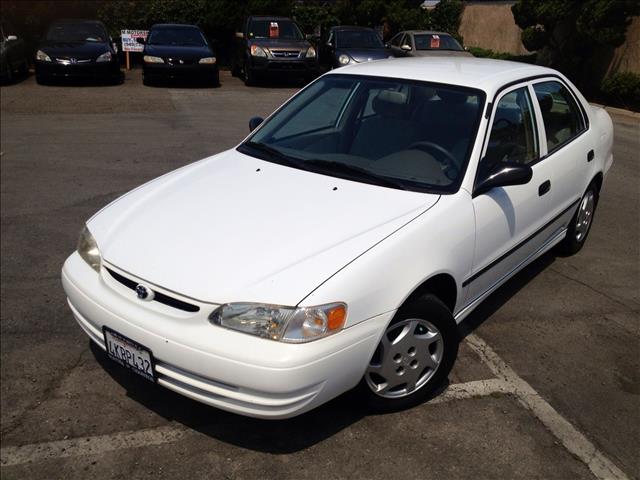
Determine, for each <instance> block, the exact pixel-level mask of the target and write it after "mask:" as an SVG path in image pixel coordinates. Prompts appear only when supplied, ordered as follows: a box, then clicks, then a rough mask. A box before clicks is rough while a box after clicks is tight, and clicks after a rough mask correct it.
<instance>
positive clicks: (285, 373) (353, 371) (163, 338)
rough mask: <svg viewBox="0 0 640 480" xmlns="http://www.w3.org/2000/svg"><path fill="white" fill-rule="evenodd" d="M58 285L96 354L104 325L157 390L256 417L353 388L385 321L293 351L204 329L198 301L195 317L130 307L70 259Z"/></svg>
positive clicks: (120, 289) (283, 414)
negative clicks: (140, 360) (150, 372)
mask: <svg viewBox="0 0 640 480" xmlns="http://www.w3.org/2000/svg"><path fill="white" fill-rule="evenodd" d="M110 268H111V266H110ZM62 284H63V287H64V290H65V292H66V294H67V297H68V302H69V306H70V307H71V311H72V312H73V315H74V317H75V318H76V320H77V322H78V323H79V324H80V326H81V327H82V328H83V330H84V331H85V332H86V333H87V335H88V336H89V338H90V339H91V340H92V341H94V342H95V343H96V344H98V345H99V346H100V347H101V348H102V349H105V344H104V339H103V336H102V327H103V326H107V327H109V328H111V329H113V330H115V331H117V332H119V333H121V334H123V335H125V336H127V337H129V338H131V339H132V340H135V341H137V342H138V343H140V344H142V345H144V346H145V347H147V348H149V349H150V350H151V351H152V352H153V355H154V358H155V360H156V377H157V379H158V383H159V384H160V385H163V386H165V387H167V388H169V389H171V390H174V391H176V392H178V393H180V394H182V395H185V396H187V397H190V398H192V399H194V400H197V401H199V402H203V403H206V404H208V405H211V406H214V407H218V408H221V409H223V410H228V411H231V412H235V413H239V414H242V415H247V416H252V417H259V418H270V419H278V418H288V417H292V416H295V415H298V414H300V413H303V412H305V411H308V410H310V409H312V408H314V407H316V406H318V405H320V404H322V403H325V402H326V401H328V400H330V399H331V398H334V397H336V396H337V395H339V394H341V393H343V392H345V391H347V390H349V389H351V388H353V387H354V386H355V385H357V383H358V382H359V381H360V379H361V378H362V375H363V374H364V371H365V368H366V365H367V363H368V361H369V359H370V358H371V356H372V355H373V352H374V351H375V348H376V346H377V345H378V342H379V339H380V337H381V335H382V332H383V331H384V329H385V327H386V325H387V324H388V322H389V320H390V319H391V316H392V315H393V312H390V313H388V314H384V315H379V316H377V317H374V318H372V319H369V320H367V321H364V322H360V323H358V324H356V325H354V326H352V327H350V328H347V329H345V330H343V331H342V332H340V333H338V334H336V335H333V336H330V337H326V338H324V339H321V340H317V341H315V342H311V343H307V344H300V345H294V344H286V343H280V342H274V341H271V340H265V339H261V338H257V337H253V336H251V335H246V334H242V333H239V332H234V331H231V330H227V329H224V328H220V327H216V326H213V325H211V324H210V323H209V321H208V320H207V316H208V315H209V313H210V312H211V311H212V310H213V309H214V308H216V305H213V304H204V303H199V302H198V306H200V307H201V308H200V311H199V312H196V313H189V312H184V311H180V310H176V309H173V308H171V307H169V306H166V305H162V304H157V302H143V301H140V300H137V298H136V296H135V293H134V292H133V291H131V290H129V289H127V288H126V287H124V286H122V285H120V284H118V283H117V282H115V281H114V280H113V278H112V277H110V276H109V274H108V273H106V272H105V269H104V268H103V269H102V272H101V274H99V275H98V274H96V272H95V271H94V270H92V269H91V268H90V267H89V266H88V265H87V264H86V263H85V262H84V260H82V258H81V257H80V256H79V255H78V253H77V252H76V253H74V254H72V255H71V256H70V257H69V258H68V259H67V261H66V262H65V264H64V267H63V270H62ZM153 288H156V287H153ZM159 290H161V289H159ZM140 381H141V382H144V381H145V380H144V379H142V378H141V379H140Z"/></svg>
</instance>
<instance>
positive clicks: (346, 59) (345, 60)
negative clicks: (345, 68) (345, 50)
mask: <svg viewBox="0 0 640 480" xmlns="http://www.w3.org/2000/svg"><path fill="white" fill-rule="evenodd" d="M338 61H339V62H340V65H346V64H347V63H349V62H350V61H351V59H350V58H349V55H344V54H342V55H340V56H339V57H338Z"/></svg>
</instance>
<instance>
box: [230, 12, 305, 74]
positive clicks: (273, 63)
mask: <svg viewBox="0 0 640 480" xmlns="http://www.w3.org/2000/svg"><path fill="white" fill-rule="evenodd" d="M231 67H232V73H233V74H234V75H235V76H240V77H241V78H242V79H243V80H244V82H245V83H246V84H247V85H251V84H253V83H255V82H256V80H258V79H259V78H260V77H263V76H266V75H269V74H271V75H286V76H289V77H291V76H299V77H304V78H305V79H306V80H307V81H308V80H311V79H312V78H314V77H315V76H317V75H318V55H317V52H316V49H315V48H314V47H313V46H312V45H311V44H310V43H309V42H308V41H307V40H306V38H305V36H304V35H303V34H302V32H301V31H300V28H298V25H296V23H295V22H294V21H293V20H291V19H290V18H287V17H269V16H251V17H248V18H247V19H246V20H245V21H244V23H243V24H242V31H240V32H236V44H235V48H234V53H233V57H232V60H231Z"/></svg>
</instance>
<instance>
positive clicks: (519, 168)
mask: <svg viewBox="0 0 640 480" xmlns="http://www.w3.org/2000/svg"><path fill="white" fill-rule="evenodd" d="M532 176H533V170H531V167H530V166H528V165H522V164H521V163H514V162H500V163H499V164H497V165H496V166H495V167H493V168H492V169H491V170H490V171H489V173H488V174H487V175H486V176H485V177H484V178H481V179H479V181H478V183H477V184H476V187H475V188H474V189H473V196H474V197H477V196H478V195H482V194H483V193H487V192H488V191H489V190H492V189H494V188H497V187H507V186H509V185H524V184H526V183H529V181H530V180H531V177H532Z"/></svg>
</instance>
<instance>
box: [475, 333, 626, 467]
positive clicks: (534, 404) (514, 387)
mask: <svg viewBox="0 0 640 480" xmlns="http://www.w3.org/2000/svg"><path fill="white" fill-rule="evenodd" d="M466 341H467V343H468V344H469V346H470V347H471V348H472V349H473V350H474V351H475V352H476V353H477V354H478V355H479V356H480V358H481V359H482V361H483V362H484V363H485V364H486V365H487V367H489V369H490V370H491V371H492V372H493V373H494V374H495V375H496V376H497V377H498V380H500V381H502V382H503V383H504V386H505V388H506V389H507V390H509V391H512V392H513V393H514V394H515V395H516V397H517V398H518V401H519V402H520V403H521V404H522V405H524V406H525V407H526V408H527V409H528V410H530V411H531V412H533V414H534V415H535V416H536V417H537V418H538V420H540V421H541V422H542V423H543V424H544V426H545V427H547V428H548V429H549V430H550V431H551V433H553V435H555V436H556V437H557V438H558V439H559V440H560V441H561V442H562V444H563V445H564V447H565V448H566V449H567V450H569V452H571V453H573V454H574V455H575V456H576V457H578V458H579V459H580V460H582V461H583V462H584V463H585V464H586V465H587V466H588V467H589V470H591V473H593V474H594V475H595V476H596V477H597V478H600V479H627V478H628V477H627V476H626V475H625V474H624V472H623V471H622V470H620V469H619V468H618V467H616V465H615V464H614V463H613V462H612V461H611V460H609V459H608V458H607V457H605V455H604V454H603V453H602V452H601V451H600V450H598V449H597V448H596V447H595V445H593V443H591V442H590V441H589V439H587V437H585V436H584V435H583V434H582V433H580V432H579V431H578V430H577V429H576V428H575V427H574V426H573V425H571V424H570V423H569V422H568V421H567V420H565V419H564V417H562V416H561V415H560V414H559V413H558V412H557V411H556V410H555V409H554V408H553V407H552V406H551V405H549V403H547V401H545V400H544V399H543V398H542V397H541V396H540V395H539V394H538V392H536V391H535V390H534V389H533V387H531V385H529V384H528V383H527V382H525V381H524V380H523V379H522V378H520V377H519V376H518V375H517V374H516V372H515V371H513V369H512V368H511V367H509V366H508V365H507V364H506V363H505V362H504V361H503V360H502V359H501V358H500V357H499V356H498V354H497V353H496V352H494V351H493V349H492V348H491V347H489V345H487V344H486V343H485V342H484V340H482V339H481V338H480V337H478V336H476V335H474V334H472V335H469V336H468V337H467V338H466Z"/></svg>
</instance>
